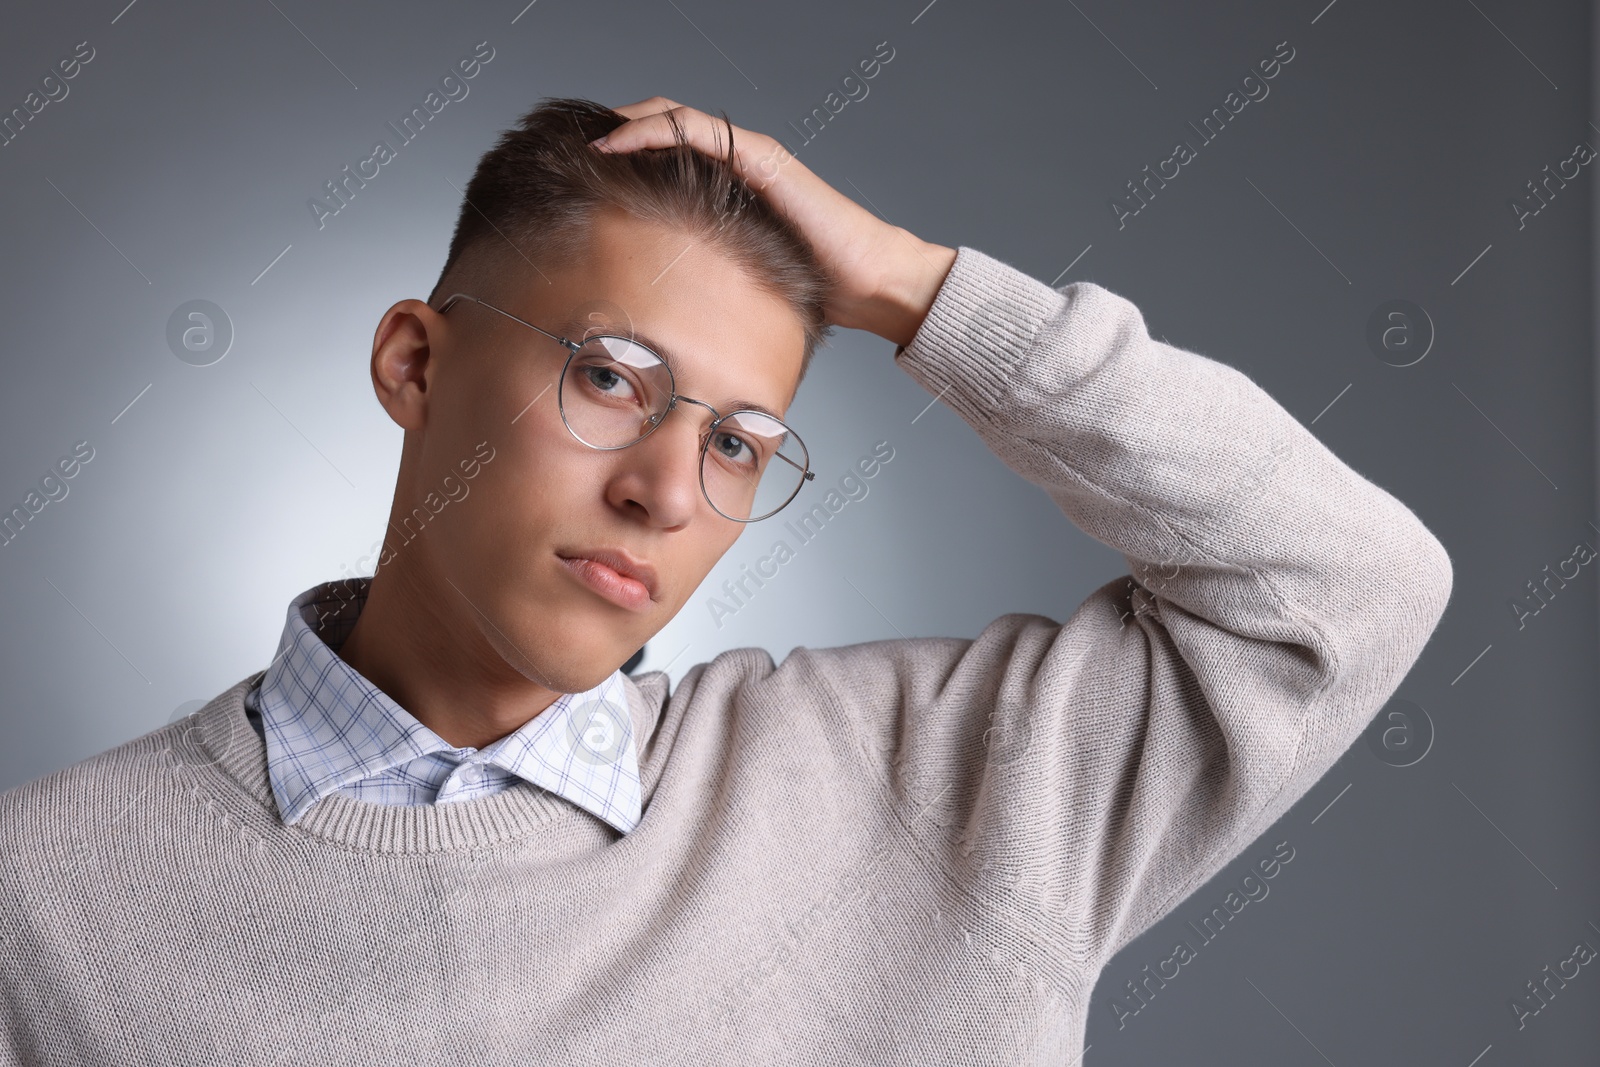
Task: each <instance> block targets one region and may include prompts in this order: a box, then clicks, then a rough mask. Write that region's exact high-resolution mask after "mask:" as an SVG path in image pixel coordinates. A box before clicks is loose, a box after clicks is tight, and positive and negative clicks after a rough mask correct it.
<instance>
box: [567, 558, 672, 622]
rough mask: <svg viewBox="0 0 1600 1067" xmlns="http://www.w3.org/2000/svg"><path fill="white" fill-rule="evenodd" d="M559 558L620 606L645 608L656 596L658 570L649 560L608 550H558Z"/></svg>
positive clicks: (591, 587) (637, 609)
mask: <svg viewBox="0 0 1600 1067" xmlns="http://www.w3.org/2000/svg"><path fill="white" fill-rule="evenodd" d="M556 558H557V559H559V560H561V562H562V564H563V565H564V566H565V567H566V568H567V569H568V570H569V571H571V572H572V574H573V575H574V576H575V577H576V578H577V579H578V580H579V581H581V582H583V584H585V585H587V586H588V587H589V588H590V589H592V590H593V591H594V592H596V593H598V594H600V596H602V597H604V598H605V599H607V600H609V601H611V602H612V603H614V604H617V605H619V606H620V607H624V608H628V609H629V610H632V611H643V610H645V609H646V608H648V607H649V606H650V604H651V602H652V600H653V598H654V593H655V574H654V571H653V570H652V569H651V568H650V565H649V564H647V563H643V562H640V561H638V560H633V559H630V558H628V557H626V556H625V555H622V554H620V553H617V552H612V551H605V550H596V551H593V552H587V553H583V554H579V553H572V554H570V555H568V554H565V553H557V555H556Z"/></svg>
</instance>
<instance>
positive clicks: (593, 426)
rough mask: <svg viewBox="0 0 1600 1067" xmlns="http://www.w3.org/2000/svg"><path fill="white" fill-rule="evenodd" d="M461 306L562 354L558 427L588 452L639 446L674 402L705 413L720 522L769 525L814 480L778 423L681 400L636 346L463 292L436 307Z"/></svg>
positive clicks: (799, 446)
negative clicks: (569, 332) (561, 330)
mask: <svg viewBox="0 0 1600 1067" xmlns="http://www.w3.org/2000/svg"><path fill="white" fill-rule="evenodd" d="M461 300H470V301H472V302H473V303H474V304H481V305H482V306H484V307H486V308H488V309H489V310H490V311H493V312H495V313H497V314H500V315H504V316H505V317H506V318H508V319H510V320H511V321H512V322H516V323H520V324H521V325H523V326H526V327H527V328H528V329H530V330H533V331H534V332H535V333H539V334H543V335H544V336H545V337H548V338H550V339H551V340H553V341H558V342H560V344H561V345H562V347H564V348H566V350H567V362H566V364H565V365H563V366H562V368H561V381H560V384H559V385H558V386H557V388H556V399H557V404H558V405H559V407H560V410H561V421H562V422H563V423H564V424H565V425H566V427H567V431H568V432H569V433H571V434H572V436H573V437H575V438H577V439H578V440H579V441H580V442H582V443H583V444H585V445H588V446H589V447H590V448H594V449H599V450H601V451H613V450H615V449H619V448H627V447H629V446H630V445H636V444H638V443H639V442H640V441H643V440H644V439H645V438H646V437H649V436H650V435H651V434H652V433H654V432H655V429H656V427H658V426H660V425H661V422H662V420H663V419H665V418H666V417H667V412H669V411H671V410H672V409H673V408H674V407H676V406H677V405H678V401H680V400H682V401H684V402H686V403H689V404H698V405H700V406H701V407H703V408H705V409H706V410H707V411H709V412H711V414H712V415H713V416H715V418H714V419H713V420H712V422H711V425H710V426H709V427H708V428H707V430H706V432H705V434H704V436H703V438H702V440H701V442H700V491H701V492H703V493H704V494H705V497H706V501H707V502H708V503H710V505H711V507H712V508H713V509H714V510H715V511H716V512H717V514H719V515H721V516H723V517H724V518H728V519H732V520H733V521H734V522H758V521H760V520H761V519H766V518H770V517H772V516H773V515H776V514H777V513H778V512H780V511H782V510H783V508H784V506H785V505H787V504H788V503H789V501H791V500H793V499H794V498H795V495H796V494H797V493H799V492H800V489H801V487H802V486H804V485H805V483H806V482H808V481H811V480H814V479H815V478H816V475H815V474H814V473H812V470H811V459H810V454H809V453H808V452H807V451H806V446H805V444H804V443H803V442H802V441H801V440H800V436H799V435H798V434H796V433H795V432H794V431H793V430H791V429H790V428H789V427H788V426H787V425H786V424H785V423H784V422H783V420H781V419H779V418H777V417H776V416H773V415H770V414H768V413H767V412H764V411H752V410H749V409H740V410H738V411H730V412H728V413H727V414H726V415H723V414H721V413H719V412H718V411H717V409H716V408H714V407H712V406H711V405H710V404H707V403H705V402H704V401H702V400H696V399H694V398H693V397H689V396H684V395H682V394H681V393H679V392H678V391H677V389H676V382H675V380H674V378H673V375H672V368H671V366H669V365H668V364H667V361H666V360H664V359H662V358H661V357H660V356H658V355H657V354H656V353H655V352H653V351H652V350H651V349H650V348H648V347H646V346H645V345H642V344H640V343H639V342H638V341H635V340H633V339H631V338H627V337H620V336H618V335H616V334H595V335H594V336H592V337H586V338H584V339H583V340H582V341H571V340H568V339H567V338H565V337H559V336H557V335H556V334H553V333H550V332H549V331H547V330H541V329H539V327H537V326H535V325H534V324H533V323H531V322H526V321H524V320H522V319H520V318H518V317H517V316H515V315H513V314H511V313H510V312H509V311H503V310H501V309H500V308H497V307H495V306H494V305H493V304H490V303H488V302H487V301H484V300H479V299H478V298H477V297H475V296H469V295H468V294H466V293H452V294H451V295H450V296H449V297H447V298H446V299H445V301H444V303H443V304H441V305H439V314H441V315H443V314H444V313H445V312H447V311H449V310H450V309H451V308H452V307H454V306H455V304H456V302H457V301H461ZM713 441H715V442H716V447H715V448H712V447H711V444H712V442H713ZM708 458H709V462H708Z"/></svg>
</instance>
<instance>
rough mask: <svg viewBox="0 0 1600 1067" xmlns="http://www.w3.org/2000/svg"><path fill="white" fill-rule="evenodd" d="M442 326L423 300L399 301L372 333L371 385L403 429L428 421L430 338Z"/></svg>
mask: <svg viewBox="0 0 1600 1067" xmlns="http://www.w3.org/2000/svg"><path fill="white" fill-rule="evenodd" d="M444 329H445V326H444V317H443V316H442V315H440V314H439V313H438V312H437V311H435V310H433V308H431V307H429V306H428V305H427V303H426V302H425V301H422V300H402V301H400V302H399V303H397V304H395V305H394V306H393V307H391V308H390V309H389V310H388V311H386V312H384V313H383V318H381V319H379V320H378V329H377V330H376V332H374V333H373V335H372V388H373V390H374V391H375V392H376V393H377V394H378V403H380V404H382V405H383V408H384V410H385V411H387V412H388V413H389V417H390V418H391V419H393V420H394V421H395V422H396V423H397V424H398V425H399V426H400V427H401V428H402V429H406V430H419V429H421V428H422V427H423V425H424V424H425V423H426V422H427V412H428V378H429V375H430V374H431V371H432V368H433V366H434V364H433V361H432V360H431V359H430V358H429V357H430V356H431V355H432V349H431V343H432V340H431V339H436V338H438V337H439V336H440V335H441V334H442V333H443V332H444Z"/></svg>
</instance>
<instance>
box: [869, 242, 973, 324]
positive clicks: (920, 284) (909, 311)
mask: <svg viewBox="0 0 1600 1067" xmlns="http://www.w3.org/2000/svg"><path fill="white" fill-rule="evenodd" d="M895 228H896V229H897V230H898V231H899V235H900V236H901V237H902V238H904V240H902V241H900V242H898V243H899V244H900V247H901V249H902V250H903V252H904V254H903V255H897V256H896V257H895V259H894V262H893V265H892V266H891V267H890V268H889V269H888V270H886V271H885V274H884V277H883V280H882V283H881V284H880V286H879V289H878V292H877V295H876V296H875V297H874V300H873V306H872V309H871V321H870V323H869V324H868V325H867V329H869V330H870V331H871V332H873V333H875V334H877V335H878V336H879V337H883V338H887V339H888V340H890V341H893V342H894V343H895V344H896V345H897V346H900V347H904V346H906V345H909V344H910V343H911V339H912V338H913V337H915V336H916V335H917V331H918V330H919V329H920V328H921V327H922V322H923V320H924V319H926V318H927V317H928V309H929V308H931V307H932V306H933V301H934V299H935V298H936V297H937V296H938V295H939V289H940V288H941V287H942V286H943V285H944V280H945V278H947V277H948V276H949V274H950V268H951V267H953V266H954V265H955V261H956V250H955V249H953V248H947V247H945V246H944V245H939V244H934V243H932V242H930V241H924V240H922V239H920V238H918V237H917V236H916V235H914V234H912V233H911V232H910V231H908V230H905V229H903V228H901V227H895Z"/></svg>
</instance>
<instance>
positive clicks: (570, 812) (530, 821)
mask: <svg viewBox="0 0 1600 1067" xmlns="http://www.w3.org/2000/svg"><path fill="white" fill-rule="evenodd" d="M265 674H266V672H265V671H257V672H256V673H254V674H252V675H250V676H249V677H247V678H244V679H242V680H241V681H239V682H237V683H235V684H234V685H232V686H230V687H228V688H227V689H226V690H224V691H223V692H221V693H219V694H218V695H217V696H216V697H214V698H212V700H211V701H210V702H209V703H207V704H206V705H205V706H204V707H202V708H201V709H200V710H199V711H197V712H195V713H194V720H193V724H192V725H191V726H190V727H189V729H187V730H180V732H179V734H178V736H177V738H176V739H175V743H174V747H180V746H181V747H182V748H184V749H187V750H188V751H186V752H184V753H183V754H182V759H183V761H184V762H185V763H188V764H189V765H190V766H191V767H192V768H194V769H196V770H201V769H212V770H215V771H218V772H220V773H222V774H223V775H225V776H226V777H227V778H229V779H231V781H232V782H233V784H234V785H235V786H236V787H237V788H238V789H239V790H241V791H242V792H243V793H244V794H245V796H246V797H247V798H248V800H249V801H250V802H252V806H253V807H254V808H256V809H259V810H256V811H253V812H252V813H251V814H252V815H253V816H254V818H253V819H252V820H251V821H252V822H256V823H258V825H257V827H256V829H257V830H259V831H260V832H261V833H262V834H263V835H273V836H276V835H282V834H305V835H308V836H311V837H315V838H318V839H321V840H323V841H327V842H329V843H332V844H336V845H341V846H344V847H346V848H351V849H357V850H365V851H372V852H387V853H429V852H456V851H465V850H471V849H479V848H486V847H493V846H496V845H502V844H506V843H509V842H513V841H516V840H519V839H522V838H527V837H530V836H533V835H536V834H538V833H539V832H540V831H541V830H544V829H545V828H547V827H552V826H559V825H566V824H568V823H570V822H572V820H574V819H587V820H591V821H593V822H595V823H596V824H597V825H598V826H600V827H601V828H602V829H604V831H605V832H607V833H609V834H611V835H612V836H613V837H621V836H623V835H622V834H621V833H620V831H618V830H616V829H615V828H613V827H610V826H609V825H607V824H605V823H604V821H603V820H600V819H599V818H598V817H596V816H593V815H591V814H590V813H588V812H586V811H584V810H583V809H582V808H580V807H578V806H577V805H575V804H573V803H572V802H571V801H569V800H567V799H566V798H564V797H562V796H560V795H558V794H555V793H550V792H548V791H546V790H544V789H541V788H540V787H538V786H536V785H534V784H532V783H531V782H527V781H521V782H518V783H517V784H516V785H513V786H511V787H510V788H508V789H504V790H501V791H500V792H497V793H494V794H491V795H490V796H486V797H477V798H474V799H472V800H465V801H455V802H452V803H447V804H427V805H420V806H403V805H391V804H377V803H374V802H372V801H365V800H357V799H355V798H353V797H349V796H343V795H340V794H337V793H334V794H330V795H328V796H325V797H323V798H322V799H321V800H319V801H318V802H317V803H316V804H315V805H313V806H312V807H311V808H310V809H309V810H308V811H306V812H305V814H304V815H302V816H301V817H300V819H299V821H297V822H296V823H295V824H294V825H293V826H290V825H288V824H286V823H284V822H283V818H282V814H281V813H280V811H279V810H278V803H277V798H276V796H275V795H274V794H273V792H272V784H271V782H270V780H269V779H268V776H267V750H266V742H265V741H264V740H263V739H262V737H261V735H260V734H258V733H256V731H255V729H254V727H252V726H251V725H250V720H249V719H248V718H247V717H246V715H245V707H244V695H245V693H246V692H247V691H248V690H249V689H250V688H251V687H252V686H253V685H255V684H256V683H257V682H259V681H260V680H261V678H262V677H263V676H264V675H265ZM664 680H666V675H664V674H660V672H651V673H650V674H647V675H645V676H644V680H643V682H642V683H641V682H636V681H635V680H634V679H632V678H630V677H628V676H627V675H623V688H624V691H625V692H626V693H627V697H628V704H629V710H630V713H631V714H632V715H633V720H634V727H635V730H636V731H638V732H636V733H635V734H634V736H635V738H637V739H638V744H639V752H640V753H641V763H640V766H639V781H640V789H641V792H642V794H643V801H644V804H645V805H648V803H649V798H650V796H651V794H652V793H653V792H654V787H655V782H656V778H657V777H658V776H659V774H660V764H661V760H660V759H659V758H657V759H651V760H649V761H648V769H647V767H646V761H644V760H643V758H642V754H643V752H644V751H645V749H646V747H647V741H648V740H650V739H652V735H653V733H654V731H655V727H656V724H657V721H658V719H659V715H660V710H661V704H662V701H661V700H660V699H659V695H658V694H657V693H656V690H657V689H658V688H659V683H660V682H661V681H664ZM641 685H644V686H648V687H649V690H650V691H649V692H648V693H646V692H645V691H644V690H643V689H642V688H641ZM648 747H651V748H654V746H648ZM656 755H659V753H656ZM637 830H638V828H637V827H636V828H635V830H634V831H632V832H637Z"/></svg>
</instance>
